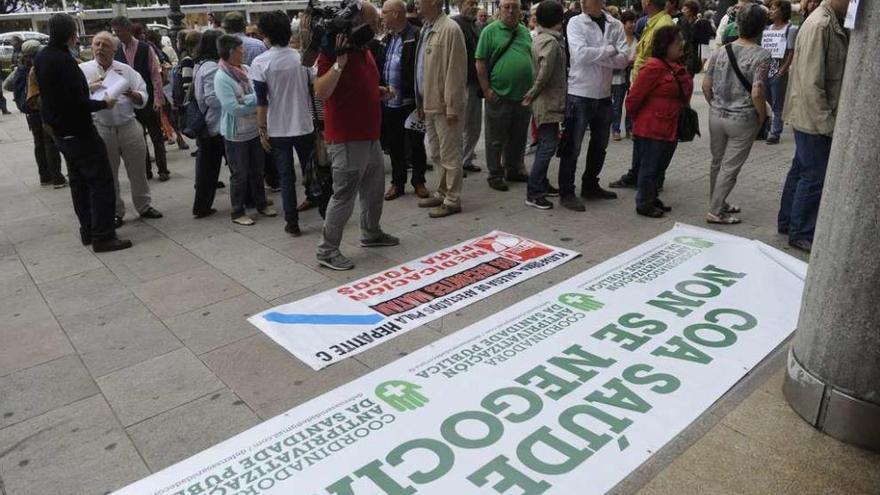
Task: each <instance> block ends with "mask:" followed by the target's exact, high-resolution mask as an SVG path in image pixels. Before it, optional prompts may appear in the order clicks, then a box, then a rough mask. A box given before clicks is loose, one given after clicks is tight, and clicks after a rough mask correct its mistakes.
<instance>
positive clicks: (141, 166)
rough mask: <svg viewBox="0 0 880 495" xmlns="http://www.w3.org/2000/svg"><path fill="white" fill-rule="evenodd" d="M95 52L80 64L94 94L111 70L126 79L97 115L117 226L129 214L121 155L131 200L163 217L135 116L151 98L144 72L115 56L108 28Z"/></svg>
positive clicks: (145, 213) (141, 210)
mask: <svg viewBox="0 0 880 495" xmlns="http://www.w3.org/2000/svg"><path fill="white" fill-rule="evenodd" d="M92 51H93V52H94V54H95V59H94V60H92V61H89V62H85V63H83V64H80V66H79V68H80V70H82V72H83V74H84V75H85V76H86V81H88V83H89V90H90V91H91V92H92V94H95V93H97V92H99V91H102V90H103V91H106V90H107V88H106V87H105V86H104V81H105V79H106V77H107V75H108V74H110V73H111V72H113V73H116V74H117V75H119V76H122V78H123V79H124V80H125V85H126V86H127V88H128V89H127V90H126V91H125V92H124V93H123V94H122V95H121V96H120V97H119V99H118V101H117V103H116V106H114V107H113V108H112V109H107V110H101V111H98V112H95V113H94V114H93V119H94V122H95V127H96V128H97V129H98V134H99V135H100V136H101V139H102V140H104V144H105V145H106V147H107V158H108V159H109V160H110V167H111V168H112V169H113V179H114V182H115V186H116V226H117V227H119V226H121V225H122V219H123V218H124V217H125V203H124V202H123V201H122V197H121V196H120V195H119V158H120V156H121V157H122V159H123V160H124V161H125V171H126V173H127V174H128V181H129V183H130V184H131V200H132V203H134V207H135V209H136V210H137V212H138V214H139V215H140V216H141V217H142V218H162V214H161V213H159V211H158V210H156V209H155V208H153V207H152V206H151V205H150V186H149V184H148V183H147V171H146V165H145V163H144V155H146V153H147V150H146V146H147V145H146V143H145V142H144V129H143V127H141V124H140V123H139V122H138V121H137V119H136V118H135V114H134V111H135V109H140V108H143V107H144V105H146V103H147V100H148V95H147V84H146V83H145V82H144V79H143V78H142V77H141V75H140V74H138V73H137V71H135V70H134V69H132V68H131V67H130V66H128V65H126V64H124V63H122V62H119V61H116V60H114V59H113V57H114V55H115V54H116V39H115V38H114V37H113V35H112V34H110V33H109V32H107V31H102V32H100V33H98V34H96V35H95V37H94V38H92Z"/></svg>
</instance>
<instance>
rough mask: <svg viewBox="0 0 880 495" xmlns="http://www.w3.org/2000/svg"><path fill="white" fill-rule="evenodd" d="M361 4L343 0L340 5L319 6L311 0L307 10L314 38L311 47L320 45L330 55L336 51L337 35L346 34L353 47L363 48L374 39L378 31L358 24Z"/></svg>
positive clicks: (310, 42)
mask: <svg viewBox="0 0 880 495" xmlns="http://www.w3.org/2000/svg"><path fill="white" fill-rule="evenodd" d="M360 10H361V6H360V4H359V3H358V1H357V0H343V2H342V4H341V5H340V6H339V7H318V6H315V5H314V0H309V6H308V9H307V10H306V12H309V13H310V14H311V33H312V39H311V40H310V41H309V46H310V47H318V48H319V49H320V50H321V51H322V52H324V53H326V54H328V55H334V54H335V53H336V36H337V35H339V34H343V35H345V37H346V38H348V41H349V43H350V45H351V48H352V49H358V50H359V49H362V48H364V47H366V46H367V43H369V42H370V40H372V39H373V38H374V37H375V35H376V33H374V32H373V28H371V27H370V26H368V25H366V24H361V25H356V24H355V22H356V20H357V17H358V13H359V12H360Z"/></svg>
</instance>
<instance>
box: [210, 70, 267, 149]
mask: <svg viewBox="0 0 880 495" xmlns="http://www.w3.org/2000/svg"><path fill="white" fill-rule="evenodd" d="M245 70H247V68H245ZM214 93H215V94H216V95H217V99H218V100H219V101H220V134H221V135H222V136H223V137H224V138H226V140H227V141H237V142H240V141H250V140H251V139H253V138H255V137H257V136H258V135H259V130H258V129H257V94H256V93H255V92H254V89H253V86H251V88H250V92H248V93H245V92H244V91H243V90H242V88H241V85H240V84H238V81H236V80H235V79H233V78H232V77H231V76H229V75H228V74H227V73H226V72H224V71H223V70H222V69H218V70H217V73H216V74H215V75H214Z"/></svg>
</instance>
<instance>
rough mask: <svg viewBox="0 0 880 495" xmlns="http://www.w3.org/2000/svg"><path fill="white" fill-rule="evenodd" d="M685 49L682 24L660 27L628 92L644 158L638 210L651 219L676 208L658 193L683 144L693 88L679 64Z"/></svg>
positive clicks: (637, 142) (628, 110)
mask: <svg viewBox="0 0 880 495" xmlns="http://www.w3.org/2000/svg"><path fill="white" fill-rule="evenodd" d="M683 54H684V39H683V38H682V36H681V30H680V29H679V28H678V27H677V26H665V27H662V28H660V29H658V30H657V32H656V33H655V34H654V46H653V47H652V50H651V58H649V59H648V61H647V62H646V63H645V65H644V66H643V67H642V69H641V70H640V71H639V75H638V77H637V78H636V80H635V82H634V84H633V86H632V87H631V88H630V90H629V95H628V96H627V97H626V113H627V115H632V116H633V136H634V137H635V142H634V144H633V146H638V147H639V150H638V151H639V153H638V155H639V157H640V159H641V167H640V168H639V178H638V183H637V188H638V191H637V193H636V213H638V214H639V215H644V216H647V217H651V218H659V217H662V216H663V213H664V212H668V211H672V208H670V207H668V206H666V205H665V204H663V202H662V201H660V198H659V197H657V189H658V184H660V183H662V179H663V178H664V177H665V175H666V168H667V167H668V166H669V162H670V161H672V155H673V154H674V153H675V148H676V146H677V145H678V117H679V115H680V114H681V110H682V107H683V106H684V105H687V104H688V103H689V102H690V100H691V94H692V93H693V91H694V81H693V79H692V78H691V75H690V74H688V72H687V70H686V69H685V67H684V65H682V64H681V63H679V60H680V59H681V57H682V55H683Z"/></svg>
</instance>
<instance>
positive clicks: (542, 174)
mask: <svg viewBox="0 0 880 495" xmlns="http://www.w3.org/2000/svg"><path fill="white" fill-rule="evenodd" d="M558 144H559V123H558V122H553V123H550V124H541V125H540V126H538V149H537V150H536V151H535V161H534V163H532V169H531V171H529V183H528V187H527V188H526V198H527V199H530V200H534V199H539V198H543V197H545V196H547V169H548V168H550V160H552V159H553V155H555V154H556V146H557V145H558Z"/></svg>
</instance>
